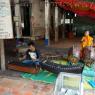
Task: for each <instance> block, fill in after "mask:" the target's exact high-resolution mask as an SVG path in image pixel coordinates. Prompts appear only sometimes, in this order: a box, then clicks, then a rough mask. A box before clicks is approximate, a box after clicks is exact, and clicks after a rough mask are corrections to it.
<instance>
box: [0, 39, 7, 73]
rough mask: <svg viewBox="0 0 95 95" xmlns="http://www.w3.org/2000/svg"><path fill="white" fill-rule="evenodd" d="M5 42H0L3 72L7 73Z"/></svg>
mask: <svg viewBox="0 0 95 95" xmlns="http://www.w3.org/2000/svg"><path fill="white" fill-rule="evenodd" d="M4 50H5V49H4V40H3V39H2V40H0V55H1V70H2V71H5V70H6V67H5V52H4Z"/></svg>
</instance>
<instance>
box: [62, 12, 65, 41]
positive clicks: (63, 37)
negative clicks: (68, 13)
mask: <svg viewBox="0 0 95 95" xmlns="http://www.w3.org/2000/svg"><path fill="white" fill-rule="evenodd" d="M62 19H63V27H62V39H65V31H64V28H65V17H64V12H63V17H62Z"/></svg>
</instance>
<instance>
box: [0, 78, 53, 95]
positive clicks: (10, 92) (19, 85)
mask: <svg viewBox="0 0 95 95" xmlns="http://www.w3.org/2000/svg"><path fill="white" fill-rule="evenodd" d="M53 88H54V86H53V85H51V84H47V85H46V84H44V83H40V82H33V81H31V80H27V79H21V78H16V77H15V78H13V77H0V95H53Z"/></svg>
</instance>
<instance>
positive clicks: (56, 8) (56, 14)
mask: <svg viewBox="0 0 95 95" xmlns="http://www.w3.org/2000/svg"><path fill="white" fill-rule="evenodd" d="M58 22H59V20H58V6H55V25H54V26H55V27H54V29H55V42H58Z"/></svg>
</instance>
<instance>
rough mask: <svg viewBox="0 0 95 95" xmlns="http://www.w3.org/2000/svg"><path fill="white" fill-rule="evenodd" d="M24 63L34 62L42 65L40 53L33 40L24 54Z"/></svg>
mask: <svg viewBox="0 0 95 95" xmlns="http://www.w3.org/2000/svg"><path fill="white" fill-rule="evenodd" d="M22 63H23V64H34V65H35V66H39V65H40V61H39V53H38V51H37V49H36V47H35V44H34V43H33V42H30V43H29V44H28V50H27V51H26V54H25V56H24V60H23V62H22Z"/></svg>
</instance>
